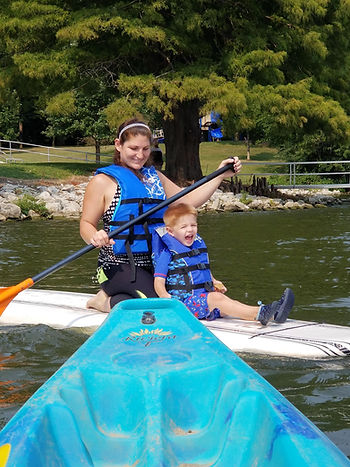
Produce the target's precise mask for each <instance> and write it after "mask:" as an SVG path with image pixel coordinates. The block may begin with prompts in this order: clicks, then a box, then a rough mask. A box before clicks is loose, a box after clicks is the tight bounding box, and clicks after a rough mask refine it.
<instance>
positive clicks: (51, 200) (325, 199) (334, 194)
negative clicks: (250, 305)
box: [0, 181, 341, 221]
mask: <svg viewBox="0 0 350 467" xmlns="http://www.w3.org/2000/svg"><path fill="white" fill-rule="evenodd" d="M86 185H87V182H83V183H79V184H62V183H60V184H48V185H44V184H43V185H40V184H38V185H34V184H27V183H26V182H23V181H22V182H19V181H11V182H2V183H0V221H6V220H23V219H33V218H38V217H40V216H45V217H49V218H57V217H65V218H77V217H79V216H80V214H81V210H82V202H83V196H84V192H85V188H86ZM279 195H280V197H277V198H275V197H274V198H268V197H264V196H252V195H248V194H246V193H240V194H236V195H234V194H233V193H228V192H222V191H221V190H217V191H216V192H215V193H214V194H213V196H212V197H211V198H210V200H209V201H208V202H207V203H205V204H204V205H203V206H202V207H201V208H200V212H206V211H241V212H245V211H257V210H260V211H268V210H277V209H278V210H289V209H313V208H321V207H326V206H330V205H334V204H338V203H341V200H340V192H339V191H338V190H300V189H294V190H286V189H284V190H280V191H279V192H278V196H279ZM24 205H25V206H26V208H24ZM28 207H29V208H28Z"/></svg>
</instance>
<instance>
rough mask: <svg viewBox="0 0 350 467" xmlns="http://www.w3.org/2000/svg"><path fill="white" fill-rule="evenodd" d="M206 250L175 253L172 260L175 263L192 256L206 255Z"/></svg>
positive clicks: (197, 249)
mask: <svg viewBox="0 0 350 467" xmlns="http://www.w3.org/2000/svg"><path fill="white" fill-rule="evenodd" d="M207 251H208V250H207V248H194V249H193V250H189V251H188V252H187V251H186V252H185V253H175V254H173V256H172V259H173V260H174V261H175V260H177V259H181V258H189V257H192V256H198V255H200V254H201V253H207Z"/></svg>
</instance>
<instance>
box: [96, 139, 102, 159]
mask: <svg viewBox="0 0 350 467" xmlns="http://www.w3.org/2000/svg"><path fill="white" fill-rule="evenodd" d="M95 153H96V164H99V163H100V162H101V141H99V140H97V139H95Z"/></svg>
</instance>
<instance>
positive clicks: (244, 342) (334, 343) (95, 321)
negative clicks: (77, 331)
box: [0, 289, 350, 359]
mask: <svg viewBox="0 0 350 467" xmlns="http://www.w3.org/2000/svg"><path fill="white" fill-rule="evenodd" d="M91 296H92V295H91V294H84V293H76V292H62V291H54V290H40V289H29V290H25V291H23V292H21V293H20V294H19V295H17V297H16V298H15V299H14V300H12V302H11V303H10V304H9V305H8V307H7V308H6V310H5V311H4V313H3V315H2V316H1V317H0V325H2V326H4V325H16V324H34V325H35V324H45V325H47V326H51V327H55V328H82V329H86V330H87V331H88V332H91V331H92V330H95V329H96V328H97V327H99V326H100V325H101V324H102V323H103V321H104V320H105V319H106V317H107V316H108V314H106V313H102V312H99V311H96V310H93V309H87V308H86V302H87V301H88V299H89V298H90V297H91ZM145 300H148V299H145ZM162 300H171V299H162ZM200 323H201V324H202V325H205V326H206V327H207V328H208V329H209V330H210V331H212V332H213V333H214V334H215V335H216V336H217V337H218V338H219V339H220V340H221V341H222V342H223V343H224V344H226V345H227V346H228V347H229V348H230V349H231V350H233V351H235V352H246V353H258V354H269V355H275V356H286V357H294V358H305V359H323V358H336V357H349V356H350V327H346V326H337V325H332V324H321V323H316V322H312V321H300V320H292V319H289V320H287V321H286V322H285V323H282V324H278V323H269V324H268V325H267V326H262V325H261V324H260V323H258V322H251V321H243V320H239V319H217V320H215V321H201V322H200Z"/></svg>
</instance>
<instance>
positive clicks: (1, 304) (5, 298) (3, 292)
mask: <svg viewBox="0 0 350 467" xmlns="http://www.w3.org/2000/svg"><path fill="white" fill-rule="evenodd" d="M33 284H34V281H33V279H31V278H29V279H26V280H24V281H22V282H20V283H19V284H17V285H12V286H11V287H5V288H4V289H0V316H1V315H2V314H3V312H4V311H5V308H6V307H7V305H8V304H9V303H10V301H11V300H13V299H14V298H15V297H16V295H17V294H19V293H20V292H22V290H25V289H28V288H29V287H31V286H32V285H33Z"/></svg>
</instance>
